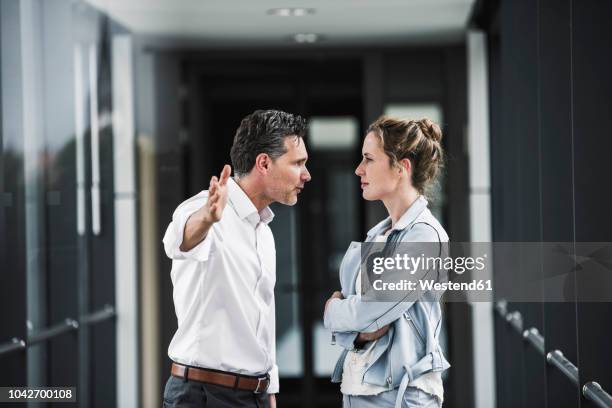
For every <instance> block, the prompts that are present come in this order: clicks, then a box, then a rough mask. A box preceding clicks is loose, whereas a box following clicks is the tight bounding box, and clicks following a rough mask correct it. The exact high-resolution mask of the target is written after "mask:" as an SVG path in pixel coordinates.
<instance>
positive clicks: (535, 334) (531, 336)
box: [523, 327, 545, 355]
mask: <svg viewBox="0 0 612 408" xmlns="http://www.w3.org/2000/svg"><path fill="white" fill-rule="evenodd" d="M523 338H524V339H525V340H527V341H528V342H529V343H530V344H531V345H532V346H533V347H535V349H536V350H538V351H539V352H540V354H542V355H544V354H545V351H544V337H543V336H542V335H541V334H540V332H539V331H538V329H536V328H535V327H531V328H530V329H529V330H525V331H524V332H523Z"/></svg>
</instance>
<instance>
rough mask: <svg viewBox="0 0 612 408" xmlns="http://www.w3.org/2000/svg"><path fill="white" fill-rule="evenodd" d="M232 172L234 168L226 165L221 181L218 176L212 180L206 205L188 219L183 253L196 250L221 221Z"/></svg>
mask: <svg viewBox="0 0 612 408" xmlns="http://www.w3.org/2000/svg"><path fill="white" fill-rule="evenodd" d="M231 172H232V168H231V167H230V166H229V165H227V164H226V165H225V166H223V170H222V171H221V175H220V176H219V179H217V177H216V176H213V177H212V178H211V179H210V187H209V188H208V200H207V201H206V204H204V205H203V206H202V207H201V208H200V209H199V210H198V211H196V212H195V213H193V214H192V215H191V216H190V217H189V218H188V219H187V223H186V224H185V229H184V230H183V242H182V243H181V245H180V247H179V248H180V250H181V251H183V252H187V251H190V250H192V249H193V248H195V246H196V245H198V244H199V243H200V242H202V241H203V240H204V238H206V234H208V230H209V229H210V228H211V227H212V225H213V224H214V223H215V222H217V221H219V220H220V219H221V216H222V215H223V210H224V209H225V205H226V204H227V179H229V176H230V173H231Z"/></svg>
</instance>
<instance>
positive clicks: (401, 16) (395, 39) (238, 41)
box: [86, 0, 473, 47]
mask: <svg viewBox="0 0 612 408" xmlns="http://www.w3.org/2000/svg"><path fill="white" fill-rule="evenodd" d="M86 1H87V2H88V3H90V4H92V5H93V6H95V7H96V8H98V9H100V10H102V11H103V12H105V13H107V14H108V15H110V16H111V17H112V18H113V19H114V20H116V21H117V22H119V23H121V24H122V25H124V26H125V27H127V28H128V29H129V30H131V31H132V32H134V33H137V34H142V35H147V36H151V37H157V38H160V39H163V40H179V41H181V40H182V41H195V42H198V43H202V44H206V45H208V46H222V47H227V46H229V47H231V46H249V45H260V46H285V47H286V46H288V45H292V44H293V45H294V46H296V47H313V46H354V45H365V46H372V45H399V44H418V45H423V44H445V43H456V42H460V41H462V40H463V38H464V33H465V27H466V22H467V20H468V16H469V13H470V11H471V8H472V3H473V0H303V1H296V0H277V1H270V0H224V1H221V0H217V1H213V0H86ZM280 7H302V8H309V9H314V13H313V14H310V15H306V16H302V17H279V16H274V15H270V14H269V12H268V11H269V10H270V9H274V8H280ZM300 33H314V34H317V35H318V39H319V40H318V41H317V42H316V43H315V44H308V43H303V44H298V43H296V42H295V40H294V36H295V35H296V34H300Z"/></svg>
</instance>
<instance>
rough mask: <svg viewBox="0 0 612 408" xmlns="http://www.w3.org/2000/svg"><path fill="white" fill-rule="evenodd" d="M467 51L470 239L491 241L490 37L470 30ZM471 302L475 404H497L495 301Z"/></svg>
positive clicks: (482, 407) (483, 407)
mask: <svg viewBox="0 0 612 408" xmlns="http://www.w3.org/2000/svg"><path fill="white" fill-rule="evenodd" d="M467 54H468V55H467V64H468V154H469V163H470V167H469V177H470V182H469V188H470V239H471V241H472V242H491V238H492V234H491V171H490V169H491V164H490V148H489V91H488V90H489V78H488V59H487V39H486V35H485V34H484V33H483V32H481V31H475V30H470V31H469V32H468V34H467ZM489 271H490V268H489ZM483 278H485V279H492V278H493V276H491V275H490V276H487V277H484V276H483ZM470 305H471V309H472V338H473V352H474V354H473V366H474V402H475V407H476V408H488V407H494V406H495V353H494V331H493V308H492V303H490V302H476V301H473V302H470Z"/></svg>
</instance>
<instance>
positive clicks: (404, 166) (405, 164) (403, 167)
mask: <svg viewBox="0 0 612 408" xmlns="http://www.w3.org/2000/svg"><path fill="white" fill-rule="evenodd" d="M398 163H399V166H400V172H401V173H406V174H410V171H411V170H412V163H410V160H408V159H402V160H400V161H399V162H398Z"/></svg>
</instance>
